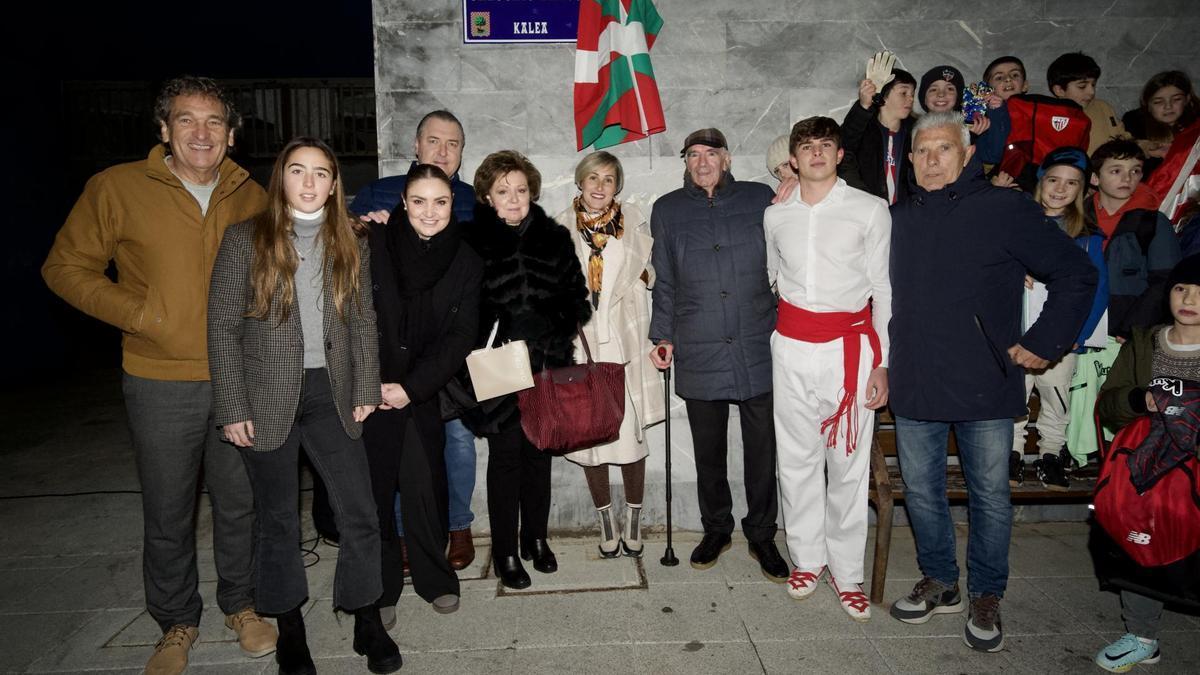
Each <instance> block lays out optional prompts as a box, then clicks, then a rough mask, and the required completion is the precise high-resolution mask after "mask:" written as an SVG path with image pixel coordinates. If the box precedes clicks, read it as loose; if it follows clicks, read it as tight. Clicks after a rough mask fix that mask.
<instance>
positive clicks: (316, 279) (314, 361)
mask: <svg viewBox="0 0 1200 675" xmlns="http://www.w3.org/2000/svg"><path fill="white" fill-rule="evenodd" d="M291 213H292V232H293V243H294V244H295V246H296V252H297V253H298V254H300V264H299V265H298V266H297V267H296V278H295V286H296V304H297V306H298V307H299V308H300V329H301V330H302V331H303V333H304V367H305V368H324V367H325V323H324V318H323V315H322V314H323V312H324V307H323V305H324V299H325V296H324V293H322V287H323V283H322V280H323V276H324V272H323V270H322V269H321V267H322V265H321V262H322V260H323V259H324V257H325V256H324V255H323V253H322V251H321V243H320V237H319V235H320V232H321V225H322V224H324V222H325V209H324V208H322V209H321V210H319V211H317V212H316V213H303V212H300V211H296V210H295V209H292V211H291Z"/></svg>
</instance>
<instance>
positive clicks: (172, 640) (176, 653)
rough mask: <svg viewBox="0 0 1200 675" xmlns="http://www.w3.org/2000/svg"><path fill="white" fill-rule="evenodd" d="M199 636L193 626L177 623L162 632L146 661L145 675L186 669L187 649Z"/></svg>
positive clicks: (175, 674) (166, 674)
mask: <svg viewBox="0 0 1200 675" xmlns="http://www.w3.org/2000/svg"><path fill="white" fill-rule="evenodd" d="M198 637H200V629H199V628H196V627H195V626H184V625H181V624H177V625H174V626H171V628H170V629H169V630H168V631H167V632H166V633H163V636H162V637H161V638H159V640H158V644H156V645H154V655H153V656H151V657H150V660H149V661H147V662H146V675H178V674H179V673H182V672H183V671H184V670H186V669H187V664H188V650H190V649H191V648H192V645H194V644H195V643H196V638H198Z"/></svg>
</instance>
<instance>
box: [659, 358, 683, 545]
mask: <svg viewBox="0 0 1200 675" xmlns="http://www.w3.org/2000/svg"><path fill="white" fill-rule="evenodd" d="M658 358H660V359H664V360H665V359H666V358H667V348H666V347H659V348H658ZM663 402H664V403H665V404H666V410H667V420H666V422H667V428H666V431H667V550H666V551H664V552H663V557H662V558H661V559H660V560H659V561H658V562H659V563H661V564H662V565H663V566H664V567H674V566H676V565H678V564H679V558H676V557H675V549H674V548H673V547H672V546H671V366H667V367H666V369H664V370H663Z"/></svg>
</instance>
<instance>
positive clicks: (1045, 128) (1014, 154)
mask: <svg viewBox="0 0 1200 675" xmlns="http://www.w3.org/2000/svg"><path fill="white" fill-rule="evenodd" d="M1005 105H1007V106H1008V117H1009V119H1010V120H1011V121H1012V127H1011V130H1010V131H1009V132H1008V138H1007V139H1005V141H1004V155H1003V157H1001V158H1000V164H999V165H998V166H999V170H1000V171H1003V172H1004V173H1007V174H1008V175H1010V176H1012V177H1013V178H1014V179H1015V180H1016V181H1017V184H1018V185H1019V186H1020V187H1021V189H1022V190H1025V191H1026V192H1029V193H1030V194H1032V193H1033V188H1034V186H1036V185H1037V170H1038V166H1040V165H1041V163H1042V160H1043V159H1045V157H1046V154H1047V153H1049V152H1050V151H1051V150H1053V149H1055V148H1061V147H1063V146H1073V147H1077V148H1086V147H1088V142H1089V141H1090V139H1091V133H1092V120H1091V119H1089V118H1088V116H1087V113H1085V112H1084V111H1083V108H1081V107H1080V106H1079V104H1078V103H1076V102H1074V101H1072V100H1070V99H1065V98H1054V97H1052V96H1045V95H1043V94H1017V95H1016V96H1013V97H1011V98H1009V99H1008V101H1007V102H1006V103H1005Z"/></svg>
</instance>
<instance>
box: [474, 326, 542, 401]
mask: <svg viewBox="0 0 1200 675" xmlns="http://www.w3.org/2000/svg"><path fill="white" fill-rule="evenodd" d="M499 330H500V322H499V321H497V322H496V324H495V325H494V326H492V333H491V335H489V336H488V340H487V343H486V344H485V345H484V346H483V347H482V348H481V349H476V350H475V351H473V352H471V353H470V354H468V355H467V371H468V372H470V373H471V385H472V386H473V387H474V389H475V400H476V401H481V402H482V401H486V400H488V399H489V398H496V397H497V396H504V395H505V394H511V393H513V392H517V391H521V390H522V389H529V388H530V387H532V386H533V373H532V371H531V370H530V367H529V347H527V346H525V341H524V340H512V341H511V342H507V343H505V344H502V345H500V346H499V347H495V348H493V347H492V342H493V341H494V340H495V339H496V333H497V331H499Z"/></svg>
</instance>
